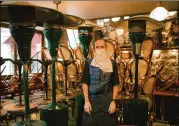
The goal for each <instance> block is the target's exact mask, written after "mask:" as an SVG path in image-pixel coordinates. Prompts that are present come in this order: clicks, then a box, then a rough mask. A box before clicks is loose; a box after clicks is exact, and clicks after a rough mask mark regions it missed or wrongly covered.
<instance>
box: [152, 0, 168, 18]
mask: <svg viewBox="0 0 179 126" xmlns="http://www.w3.org/2000/svg"><path fill="white" fill-rule="evenodd" d="M168 16H169V13H168V10H166V9H165V8H164V7H162V2H158V3H157V5H156V8H155V9H154V10H153V11H152V12H151V13H150V18H153V19H155V20H158V21H162V20H164V19H165V18H167V17H168Z"/></svg>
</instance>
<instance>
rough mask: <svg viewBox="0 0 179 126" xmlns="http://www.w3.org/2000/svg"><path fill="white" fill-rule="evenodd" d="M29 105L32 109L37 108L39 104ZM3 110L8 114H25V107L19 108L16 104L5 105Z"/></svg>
mask: <svg viewBox="0 0 179 126" xmlns="http://www.w3.org/2000/svg"><path fill="white" fill-rule="evenodd" d="M29 105H30V106H29V107H30V109H35V108H37V104H34V103H30V104H29ZM3 109H5V110H7V111H8V112H25V106H17V104H14V103H11V104H8V105H5V106H4V107H3Z"/></svg>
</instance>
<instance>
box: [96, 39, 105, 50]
mask: <svg viewBox="0 0 179 126" xmlns="http://www.w3.org/2000/svg"><path fill="white" fill-rule="evenodd" d="M98 40H103V41H104V46H105V48H107V43H106V40H105V39H104V38H100V39H98ZM98 40H96V41H95V43H96V42H97V41H98ZM95 43H94V44H93V48H94V49H95Z"/></svg>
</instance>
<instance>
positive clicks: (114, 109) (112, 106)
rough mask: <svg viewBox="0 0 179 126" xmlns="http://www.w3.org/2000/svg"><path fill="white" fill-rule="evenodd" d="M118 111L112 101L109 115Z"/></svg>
mask: <svg viewBox="0 0 179 126" xmlns="http://www.w3.org/2000/svg"><path fill="white" fill-rule="evenodd" d="M115 111H116V102H115V101H112V102H111V104H110V105H109V110H108V112H109V114H113V113H114V112H115Z"/></svg>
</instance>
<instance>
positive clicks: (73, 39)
mask: <svg viewBox="0 0 179 126" xmlns="http://www.w3.org/2000/svg"><path fill="white" fill-rule="evenodd" d="M67 34H68V39H69V44H70V46H71V48H73V49H74V48H76V47H77V46H78V44H79V43H80V41H79V39H78V30H73V29H67Z"/></svg>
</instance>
